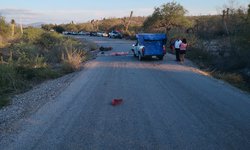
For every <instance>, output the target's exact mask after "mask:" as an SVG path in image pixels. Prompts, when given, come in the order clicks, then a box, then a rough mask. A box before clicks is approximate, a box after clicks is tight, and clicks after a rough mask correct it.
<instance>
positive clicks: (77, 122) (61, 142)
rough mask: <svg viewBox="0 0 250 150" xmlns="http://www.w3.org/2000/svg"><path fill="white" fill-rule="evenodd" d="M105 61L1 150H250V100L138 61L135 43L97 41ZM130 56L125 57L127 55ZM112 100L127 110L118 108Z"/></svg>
mask: <svg viewBox="0 0 250 150" xmlns="http://www.w3.org/2000/svg"><path fill="white" fill-rule="evenodd" d="M91 39H92V40H94V41H95V42H97V43H98V44H99V45H103V46H112V47H113V48H114V50H113V51H111V52H107V53H105V54H99V56H98V58H97V59H95V60H93V61H91V62H89V63H87V64H86V67H85V69H84V70H83V71H82V72H81V73H80V74H79V76H78V77H77V78H76V79H75V80H74V81H73V82H72V83H71V85H70V86H69V87H68V88H67V89H65V91H64V92H62V93H61V95H60V96H59V97H57V99H55V100H54V101H51V102H49V103H47V104H46V105H44V106H43V107H42V108H41V109H39V110H38V111H37V112H36V113H34V114H33V115H32V116H30V117H28V118H26V119H23V120H20V122H19V123H18V126H20V132H19V133H18V134H17V135H15V136H13V138H12V141H11V142H10V143H9V144H6V145H2V147H3V148H0V149H18V150H20V149H21V150H22V149H23V150H33V149H59V150H61V149H74V150H75V149H108V150H110V149H115V150H119V149H126V150H127V149H150V150H151V149H163V150H166V149H180V150H183V149H192V150H193V149H198V150H203V149H204V150H216V149H217V150H223V149H225V150H231V149H237V150H239V149H242V150H247V149H250V97H249V95H248V94H245V93H243V92H240V91H239V90H237V89H235V88H233V87H231V86H229V85H228V84H225V83H223V82H221V81H218V80H215V79H212V78H211V77H209V76H205V75H204V74H201V73H200V72H199V71H198V70H197V69H195V68H193V67H188V66H186V65H180V64H178V63H176V62H175V61H174V56H171V55H168V56H167V57H166V58H164V60H163V61H159V60H157V59H152V60H145V61H143V62H139V61H138V60H137V59H136V58H134V57H132V56H131V55H130V54H128V55H124V56H112V53H113V52H128V50H129V49H130V45H132V42H131V41H123V40H115V39H104V38H97V37H96V38H91ZM125 54H126V53H125ZM114 98H122V99H123V101H124V102H123V103H122V104H121V105H119V106H116V107H113V106H111V105H110V103H111V100H112V99H114Z"/></svg>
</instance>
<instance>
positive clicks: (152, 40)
mask: <svg viewBox="0 0 250 150" xmlns="http://www.w3.org/2000/svg"><path fill="white" fill-rule="evenodd" d="M136 39H137V42H136V44H134V45H132V52H133V53H134V56H135V57H138V59H139V60H140V61H141V60H142V59H143V58H145V57H152V56H156V57H158V58H159V59H160V60H163V57H164V55H165V54H166V47H165V44H166V41H167V36H166V34H152V33H141V34H137V35H136Z"/></svg>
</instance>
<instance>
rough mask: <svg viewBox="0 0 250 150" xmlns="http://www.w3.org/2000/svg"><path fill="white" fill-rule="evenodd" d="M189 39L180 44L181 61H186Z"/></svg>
mask: <svg viewBox="0 0 250 150" xmlns="http://www.w3.org/2000/svg"><path fill="white" fill-rule="evenodd" d="M187 45H188V44H187V40H186V39H183V40H182V43H181V44H180V61H181V63H183V62H184V58H185V54H186V50H187Z"/></svg>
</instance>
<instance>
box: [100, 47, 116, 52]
mask: <svg viewBox="0 0 250 150" xmlns="http://www.w3.org/2000/svg"><path fill="white" fill-rule="evenodd" d="M112 49H113V48H112V47H103V46H101V47H100V48H99V50H100V51H111V50H112Z"/></svg>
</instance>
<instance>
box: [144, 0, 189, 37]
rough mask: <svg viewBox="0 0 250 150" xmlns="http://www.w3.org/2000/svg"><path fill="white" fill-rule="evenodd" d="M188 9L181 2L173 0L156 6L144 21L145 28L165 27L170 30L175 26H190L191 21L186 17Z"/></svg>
mask: <svg viewBox="0 0 250 150" xmlns="http://www.w3.org/2000/svg"><path fill="white" fill-rule="evenodd" d="M186 13H187V10H185V9H184V7H183V6H182V5H180V4H179V3H177V2H175V1H172V2H168V3H166V4H163V5H162V6H160V7H156V8H155V10H154V12H153V14H152V15H151V16H149V17H148V18H147V19H146V20H145V22H144V29H146V30H152V28H164V29H165V31H167V32H168V31H170V30H171V29H172V28H173V27H185V26H189V25H190V22H189V21H188V19H187V18H186V17H185V14H186Z"/></svg>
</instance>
